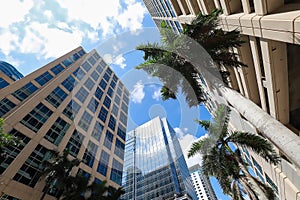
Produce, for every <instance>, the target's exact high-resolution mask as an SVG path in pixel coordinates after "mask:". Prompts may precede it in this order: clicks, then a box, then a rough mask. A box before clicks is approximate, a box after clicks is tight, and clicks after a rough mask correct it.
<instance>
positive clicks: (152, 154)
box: [122, 117, 197, 200]
mask: <svg viewBox="0 0 300 200" xmlns="http://www.w3.org/2000/svg"><path fill="white" fill-rule="evenodd" d="M123 172H124V176H123V181H122V186H123V188H124V190H125V194H124V195H123V196H122V199H124V200H125V199H126V200H129V199H130V200H148V199H149V200H150V199H157V200H158V199H169V200H171V199H182V200H195V199H197V198H196V194H195V191H194V188H193V185H192V182H191V179H190V176H189V171H188V167H187V164H186V161H185V158H184V155H183V154H182V150H181V147H180V144H179V141H178V138H177V136H176V133H175V131H174V130H173V128H172V127H171V126H170V124H169V123H168V122H167V120H166V118H162V119H161V118H160V117H156V118H154V119H152V120H150V121H148V122H146V123H145V124H143V125H141V126H139V127H137V128H136V129H134V130H133V131H130V132H128V133H127V136H126V146H125V157H124V170H123Z"/></svg>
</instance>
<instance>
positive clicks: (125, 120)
mask: <svg viewBox="0 0 300 200" xmlns="http://www.w3.org/2000/svg"><path fill="white" fill-rule="evenodd" d="M120 121H121V122H122V123H123V124H124V125H126V124H127V116H126V115H125V114H124V113H123V112H121V114H120Z"/></svg>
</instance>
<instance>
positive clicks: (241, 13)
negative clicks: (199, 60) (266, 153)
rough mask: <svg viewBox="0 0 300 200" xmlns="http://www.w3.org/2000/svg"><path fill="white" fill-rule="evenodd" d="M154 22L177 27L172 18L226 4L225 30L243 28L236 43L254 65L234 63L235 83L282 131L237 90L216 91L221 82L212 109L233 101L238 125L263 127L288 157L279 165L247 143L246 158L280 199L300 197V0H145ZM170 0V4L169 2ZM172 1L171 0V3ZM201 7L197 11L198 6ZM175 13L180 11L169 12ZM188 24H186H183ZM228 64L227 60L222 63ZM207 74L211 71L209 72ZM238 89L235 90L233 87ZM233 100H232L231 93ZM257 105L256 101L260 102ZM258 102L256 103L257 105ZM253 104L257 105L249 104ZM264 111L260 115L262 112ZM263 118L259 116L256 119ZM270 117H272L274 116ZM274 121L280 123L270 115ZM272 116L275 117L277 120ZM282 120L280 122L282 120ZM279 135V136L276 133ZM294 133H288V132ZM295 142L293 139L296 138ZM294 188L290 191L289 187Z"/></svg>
mask: <svg viewBox="0 0 300 200" xmlns="http://www.w3.org/2000/svg"><path fill="white" fill-rule="evenodd" d="M144 2H145V5H146V7H147V8H148V10H149V12H150V14H151V16H152V18H153V20H154V22H155V23H156V25H157V26H158V27H160V22H161V21H163V20H165V21H166V22H167V23H168V24H169V25H170V26H171V27H172V28H173V30H174V31H176V32H178V29H175V28H174V26H173V25H172V22H171V21H178V22H179V23H184V22H189V21H190V20H192V19H193V18H194V17H195V16H196V14H197V13H198V12H201V13H203V14H208V13H210V12H211V11H212V10H213V9H215V8H218V9H222V10H223V13H222V14H221V15H220V21H219V25H220V28H222V29H223V30H225V31H231V30H239V31H240V33H241V34H242V37H243V40H244V41H245V43H244V44H243V45H242V46H241V47H239V48H235V49H233V51H234V52H236V53H237V54H238V59H239V60H240V61H241V62H243V63H245V64H246V65H247V66H248V67H246V68H245V67H244V68H239V69H232V68H228V69H227V70H228V71H229V72H230V83H229V86H230V87H231V88H232V89H234V90H236V91H238V92H239V93H240V94H241V95H243V96H244V98H245V99H246V100H250V101H251V102H253V103H254V104H256V106H257V109H256V108H255V109H256V111H258V110H259V112H255V113H256V115H258V113H267V114H269V116H272V117H273V118H274V119H276V120H277V121H278V122H280V123H281V125H280V124H278V126H280V128H277V129H276V130H278V131H280V134H281V135H278V136H277V134H278V133H277V132H276V130H275V131H274V132H273V133H271V132H268V130H266V129H264V128H262V125H259V124H258V123H257V121H256V120H255V119H254V118H252V119H251V117H248V116H250V115H247V117H245V116H246V115H245V110H244V109H242V107H241V106H238V105H237V104H235V103H234V102H235V101H234V97H233V96H226V98H225V97H224V96H221V97H215V96H214V94H216V93H218V92H215V93H214V92H213V91H212V90H215V91H216V89H215V88H208V91H209V90H211V91H212V92H211V93H210V92H209V95H208V98H209V101H208V103H207V104H206V106H207V108H208V110H209V111H210V112H211V113H213V112H214V110H215V109H216V106H217V105H218V104H219V103H226V104H227V105H231V110H232V114H231V117H232V120H231V125H232V129H236V130H244V131H250V132H252V133H256V132H258V131H257V130H258V129H259V130H260V132H261V133H262V135H264V134H265V133H264V132H263V131H266V133H268V137H269V138H272V140H271V141H273V143H274V144H275V147H276V149H277V151H278V152H279V154H280V156H281V157H282V162H281V163H280V164H279V165H278V166H273V165H270V164H268V163H266V162H265V161H264V160H263V159H261V158H260V157H259V156H257V155H256V154H254V153H253V152H251V151H250V150H246V149H245V148H241V150H242V155H243V156H244V159H245V160H247V161H248V163H249V165H250V166H252V167H253V169H254V173H255V174H256V175H257V177H259V178H260V179H261V180H262V181H263V182H264V183H266V184H269V186H271V187H272V188H273V189H274V191H275V192H276V194H277V196H278V198H279V199H291V200H294V199H297V198H299V197H300V195H299V194H300V181H299V180H300V175H299V170H300V162H299V157H298V158H297V155H298V154H295V153H294V152H299V151H300V145H299V144H300V138H299V137H295V136H297V135H299V131H300V125H299V124H300V101H299V99H300V93H299V92H298V89H297V88H298V86H299V85H300V78H299V77H300V68H299V67H298V66H299V58H298V55H300V46H299V35H300V20H299V15H300V10H299V8H300V1H299V0H276V1H274V0H234V1H233V0H197V1H196V0H153V1H150V0H144ZM169 4H170V5H169ZM167 5H169V6H167ZM195 11H197V12H195ZM170 13H175V15H174V16H173V15H172V16H169V15H170ZM180 25H181V26H182V24H180ZM222 67H226V66H222ZM204 78H205V77H204ZM231 94H232V93H231ZM230 98H231V101H230V102H229V99H230ZM254 106H255V105H254ZM256 106H255V107H256ZM248 108H249V109H248V110H251V109H252V108H251V107H248ZM261 116H262V114H261V115H260V117H261ZM257 118H259V117H258V116H256V119H257ZM268 119H270V118H268ZM263 121H264V122H265V123H268V122H270V124H269V125H268V126H275V124H277V123H273V121H272V120H271V119H270V120H268V121H265V120H263ZM271 121H272V123H271ZM276 126H277V125H276ZM272 135H274V137H273V136H272ZM287 137H289V138H293V139H282V138H287ZM291 142H293V144H291ZM287 191H288V192H287Z"/></svg>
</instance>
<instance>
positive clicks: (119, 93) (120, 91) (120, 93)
mask: <svg viewBox="0 0 300 200" xmlns="http://www.w3.org/2000/svg"><path fill="white" fill-rule="evenodd" d="M117 94H118V95H119V96H122V89H121V88H120V87H118V89H117Z"/></svg>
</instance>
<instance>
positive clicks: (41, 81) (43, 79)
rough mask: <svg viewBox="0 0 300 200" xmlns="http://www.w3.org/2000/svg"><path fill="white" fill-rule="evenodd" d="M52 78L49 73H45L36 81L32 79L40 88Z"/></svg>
mask: <svg viewBox="0 0 300 200" xmlns="http://www.w3.org/2000/svg"><path fill="white" fill-rule="evenodd" d="M52 78H53V76H52V75H51V74H49V72H45V73H43V74H42V75H40V76H39V77H37V78H36V79H34V80H35V81H36V82H38V83H39V84H40V85H41V86H43V85H45V84H46V83H47V82H48V81H50V80H51V79H52Z"/></svg>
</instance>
